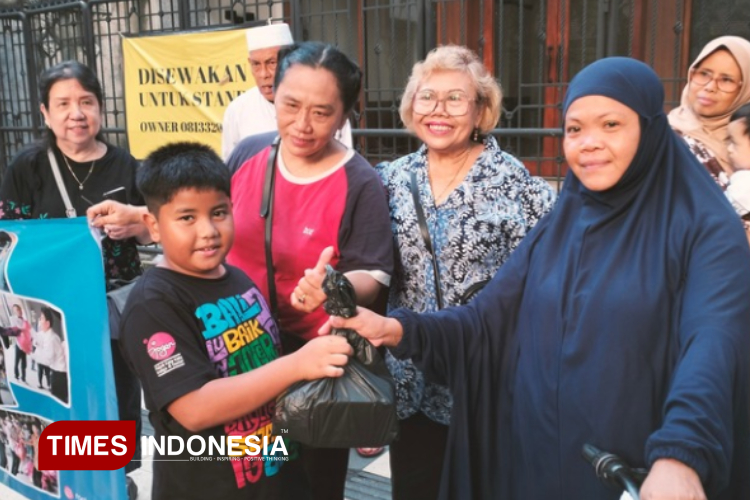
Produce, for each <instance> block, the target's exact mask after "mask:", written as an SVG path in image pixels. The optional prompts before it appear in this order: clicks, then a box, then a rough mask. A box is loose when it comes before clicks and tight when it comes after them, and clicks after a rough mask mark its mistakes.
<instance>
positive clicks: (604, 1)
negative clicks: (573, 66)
mask: <svg viewBox="0 0 750 500" xmlns="http://www.w3.org/2000/svg"><path fill="white" fill-rule="evenodd" d="M584 1H585V0H584ZM608 4H609V0H599V1H598V2H597V5H596V59H601V58H603V57H604V56H605V54H606V53H607V47H606V42H605V39H604V36H605V33H604V25H605V24H606V22H607V5H608ZM584 45H585V44H584ZM581 62H584V61H581Z"/></svg>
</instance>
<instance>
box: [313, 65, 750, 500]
mask: <svg viewBox="0 0 750 500" xmlns="http://www.w3.org/2000/svg"><path fill="white" fill-rule="evenodd" d="M663 105H664V91H663V87H662V84H661V82H660V81H659V79H658V78H657V76H656V74H655V73H654V72H653V70H651V69H650V68H649V67H648V66H647V65H645V64H643V63H641V62H638V61H636V60H633V59H627V58H608V59H603V60H600V61H597V62H595V63H594V64H591V65H590V66H588V67H587V68H585V69H584V70H583V71H581V72H580V73H579V74H578V75H577V76H576V77H575V78H574V79H573V81H572V82H571V84H570V88H569V90H568V93H567V96H566V99H565V102H564V113H565V117H564V120H565V125H564V129H565V139H564V149H565V156H566V159H567V160H568V163H569V165H570V167H571V172H570V173H568V176H567V178H566V179H565V185H564V189H563V191H562V193H561V196H560V199H559V201H558V203H557V206H556V208H555V209H554V210H553V211H552V212H551V213H550V214H549V215H547V216H546V217H545V218H544V219H542V221H541V222H540V223H539V224H538V225H537V226H536V228H535V229H534V230H533V231H532V232H531V233H530V234H529V235H528V236H527V237H526V239H525V240H524V242H523V243H522V244H521V245H520V246H519V247H518V249H517V250H516V251H515V253H514V254H513V255H512V256H511V258H510V259H509V260H508V262H507V263H506V264H505V265H504V266H503V267H502V268H500V271H499V272H498V273H497V274H496V276H495V278H494V279H493V280H492V282H491V283H490V284H489V285H488V286H487V287H486V288H485V290H484V291H483V292H482V293H481V294H480V295H479V296H478V297H477V298H476V300H475V301H474V302H472V303H471V304H470V305H468V306H464V307H460V308H451V309H447V310H444V311H441V312H438V313H434V314H425V315H417V314H414V313H411V312H409V311H406V310H397V311H394V312H393V313H392V317H391V318H382V317H380V316H377V315H375V314H373V313H371V312H369V311H366V310H360V314H359V315H358V316H356V317H354V318H352V319H350V320H343V319H341V318H332V319H331V321H330V322H329V325H332V326H335V327H347V328H353V329H355V330H357V331H359V332H360V333H361V334H362V335H364V336H365V337H367V338H369V339H370V340H371V341H373V343H375V344H376V345H380V344H384V345H388V346H394V347H393V348H392V349H391V351H392V352H393V353H394V355H396V356H397V357H401V358H412V359H413V360H414V361H415V362H416V363H417V365H418V366H419V367H420V368H422V369H423V370H424V372H425V375H426V376H428V377H430V378H432V379H434V380H435V381H436V382H439V383H443V384H446V385H448V386H449V387H450V388H451V390H452V392H453V396H454V398H455V401H454V407H453V413H452V415H451V418H452V420H451V427H450V429H451V431H450V432H451V434H450V436H449V444H448V450H447V453H448V455H447V458H446V465H445V470H444V473H443V475H442V483H441V496H440V498H442V499H458V498H460V499H468V498H471V499H498V498H499V499H504V500H549V499H559V500H579V499H586V500H589V499H590V500H606V499H611V500H614V499H617V498H619V492H616V491H615V490H614V489H612V488H610V487H608V486H606V485H604V484H602V483H601V482H600V481H599V480H598V479H597V478H596V477H595V474H594V471H593V469H592V468H591V466H590V465H588V464H587V463H586V462H585V461H584V460H582V459H581V458H580V450H581V448H582V446H583V444H584V443H591V444H593V445H595V446H597V447H598V448H600V449H603V450H606V451H609V452H612V453H615V454H617V455H619V456H620V457H622V458H623V459H625V460H626V461H627V462H629V463H630V464H631V465H632V466H635V467H645V468H649V469H650V470H651V472H650V474H649V476H648V478H647V479H646V482H645V483H644V485H643V487H642V489H641V493H642V494H643V498H649V499H662V498H670V499H702V498H706V496H708V498H711V499H712V500H728V499H731V500H739V499H740V498H743V499H746V498H747V495H748V492H750V474H749V473H748V471H750V429H749V426H750V411H749V409H748V383H749V382H750V305H749V304H750V301H749V300H750V266H749V265H748V263H749V262H750V248H749V247H748V245H747V241H746V240H745V237H744V234H743V231H742V227H741V225H740V222H739V221H738V220H736V218H735V219H733V218H732V217H730V215H729V214H731V207H730V206H729V204H728V203H727V201H726V199H725V198H724V197H723V195H722V193H721V192H720V191H719V190H718V189H716V186H715V185H714V184H713V181H712V180H711V178H710V177H709V176H708V174H707V173H706V171H705V169H704V168H703V167H702V166H701V165H700V164H699V163H698V162H697V161H696V159H695V157H694V156H693V155H692V154H691V153H690V152H689V151H688V149H687V148H686V147H685V146H684V144H683V143H682V142H681V140H680V139H679V138H678V137H677V136H676V135H675V134H674V133H673V132H672V131H671V129H670V127H669V124H668V123H667V118H666V116H665V114H664V111H663ZM327 328H328V327H324V328H323V329H322V331H323V332H325V331H326V330H327Z"/></svg>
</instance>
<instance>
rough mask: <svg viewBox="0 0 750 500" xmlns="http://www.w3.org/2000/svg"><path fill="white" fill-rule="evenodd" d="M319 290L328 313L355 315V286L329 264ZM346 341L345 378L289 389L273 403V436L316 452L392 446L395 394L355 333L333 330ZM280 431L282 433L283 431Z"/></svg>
mask: <svg viewBox="0 0 750 500" xmlns="http://www.w3.org/2000/svg"><path fill="white" fill-rule="evenodd" d="M323 290H324V291H325V292H326V295H328V300H327V301H326V303H325V310H326V312H327V313H328V314H332V315H336V316H342V317H345V318H350V317H352V316H354V314H356V308H357V306H356V301H355V294H354V287H352V284H351V283H350V282H349V280H348V279H347V278H346V277H345V276H344V275H343V274H341V273H339V272H338V271H335V270H334V269H333V268H331V267H330V266H327V267H326V279H325V281H324V282H323ZM332 335H340V336H343V337H346V339H347V340H348V341H349V344H350V345H351V346H352V348H353V349H354V355H353V356H352V357H350V358H349V362H348V363H347V364H346V366H345V367H344V375H343V376H341V377H338V378H323V379H319V380H313V381H309V382H308V381H303V382H298V383H297V384H294V385H292V386H291V387H290V388H289V389H288V390H287V391H286V392H285V393H284V394H282V395H281V396H279V398H278V400H277V401H276V414H275V418H274V422H273V427H274V434H276V435H279V434H280V435H282V436H284V437H288V438H290V439H293V440H295V441H298V442H300V443H303V444H306V445H308V446H314V447H317V448H365V447H378V446H385V445H387V444H390V443H391V441H393V440H394V438H395V437H396V436H397V434H398V418H397V416H396V394H395V390H394V386H393V379H392V378H391V375H390V373H389V372H388V368H387V367H386V365H385V361H384V360H383V358H382V356H381V355H380V353H379V352H378V350H377V349H376V348H375V347H374V346H373V345H372V344H370V342H368V341H367V339H365V338H363V337H360V336H359V335H358V334H357V333H356V332H355V331H353V330H348V329H334V331H333V332H332ZM282 429H283V431H282Z"/></svg>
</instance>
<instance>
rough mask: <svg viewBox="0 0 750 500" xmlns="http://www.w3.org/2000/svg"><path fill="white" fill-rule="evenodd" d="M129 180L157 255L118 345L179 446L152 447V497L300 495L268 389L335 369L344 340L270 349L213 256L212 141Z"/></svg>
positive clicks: (227, 221) (262, 324) (274, 339)
mask: <svg viewBox="0 0 750 500" xmlns="http://www.w3.org/2000/svg"><path fill="white" fill-rule="evenodd" d="M137 182H138V188H139V189H140V190H141V192H142V193H143V196H144V198H145V200H146V204H147V205H148V209H149V213H148V214H146V215H145V222H146V225H147V227H148V228H149V231H150V233H151V237H152V238H153V240H154V241H156V242H160V243H161V245H162V248H163V249H164V260H163V261H162V263H161V264H159V265H158V267H155V268H153V269H150V270H149V271H147V272H146V273H145V274H144V276H143V277H142V278H141V279H140V281H139V282H138V283H137V285H136V286H135V288H134V290H133V291H132V292H131V294H130V298H129V300H128V304H127V306H126V308H125V310H124V312H123V318H122V323H121V331H122V335H121V339H120V343H121V346H122V350H123V353H124V354H125V357H126V359H127V361H128V363H129V364H130V366H131V368H132V369H133V371H134V372H135V373H136V374H137V375H138V378H139V379H140V380H141V382H142V384H143V389H144V391H145V399H146V406H147V407H148V409H149V410H150V419H151V422H152V424H153V426H154V429H155V431H156V436H155V437H156V441H157V443H158V442H160V439H162V437H164V442H165V443H167V442H168V440H167V439H166V437H167V436H179V437H181V438H182V440H181V442H182V444H184V445H185V446H186V449H185V451H184V452H183V453H182V455H181V456H164V457H161V456H159V455H158V453H157V452H155V453H154V455H155V461H154V483H153V492H152V496H153V498H154V499H155V500H161V499H166V498H175V499H181V500H184V499H196V500H205V499H208V498H221V499H222V500H225V499H280V500H283V499H294V500H297V499H304V498H307V496H308V491H307V488H306V484H305V480H304V474H303V473H302V469H301V466H300V464H299V460H296V458H297V456H296V455H297V449H296V445H295V443H293V442H289V441H287V440H283V439H282V438H280V437H277V436H272V435H271V418H272V415H273V410H274V398H275V397H276V396H277V395H278V394H279V393H281V392H282V391H284V390H285V389H286V388H287V387H288V386H289V385H291V384H292V383H294V382H297V381H299V380H305V379H307V380H309V379H314V378H320V377H336V376H341V375H342V374H343V369H342V368H341V366H342V365H344V364H346V360H347V356H348V355H349V354H351V347H349V345H348V344H347V343H346V340H345V339H344V338H343V337H332V336H327V337H320V338H318V339H315V340H313V341H311V342H309V343H307V344H306V345H305V346H304V347H303V348H302V349H300V350H299V351H297V352H295V353H293V354H290V355H288V356H284V357H278V350H279V346H280V338H279V330H278V328H277V326H276V324H275V322H274V321H273V319H272V317H271V314H270V311H269V309H268V306H267V304H266V301H265V300H264V299H263V297H262V296H261V294H260V292H259V290H258V289H257V288H256V286H255V284H254V283H253V282H252V281H251V280H250V278H248V277H247V276H246V275H245V274H244V273H243V272H242V271H240V270H239V269H237V268H235V267H232V266H229V265H226V264H224V263H223V262H224V257H225V255H226V254H227V252H228V251H229V248H230V246H231V245H232V239H233V236H234V224H233V219H232V202H231V200H230V192H229V191H230V174H229V171H228V170H227V168H226V167H225V166H224V164H223V163H222V162H221V160H220V159H219V157H218V156H217V155H216V154H215V153H214V152H213V151H212V150H211V149H210V148H208V147H206V146H203V145H199V144H193V143H180V144H173V145H169V146H165V147H163V148H160V149H158V150H157V151H155V152H154V153H152V154H151V155H150V156H149V157H148V158H147V159H146V161H145V162H144V164H143V166H142V167H141V168H140V170H139V171H138V177H137ZM262 238H263V235H259V240H262ZM227 436H238V437H237V438H234V439H235V442H238V443H240V445H239V447H238V448H237V447H236V448H235V450H237V449H239V450H242V449H245V448H246V447H247V449H248V451H249V452H251V453H252V452H253V451H257V448H253V446H252V444H257V445H258V446H259V447H263V444H264V443H268V446H267V450H269V451H270V452H271V453H270V454H272V455H274V456H272V457H268V456H266V457H263V456H260V457H258V456H242V457H227V456H226V455H225V456H219V453H217V452H215V451H209V450H210V446H211V444H212V443H216V442H219V443H220V442H223V441H225V440H226V438H227ZM264 438H265V439H264ZM279 441H280V443H279ZM203 445H205V446H206V449H205V450H203V451H201V449H202V447H203ZM188 448H189V451H188ZM157 451H158V450H157ZM164 453H165V454H166V453H167V452H166V451H164ZM162 459H168V460H170V461H162ZM175 460H182V461H175Z"/></svg>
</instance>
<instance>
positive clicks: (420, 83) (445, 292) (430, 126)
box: [377, 46, 555, 500]
mask: <svg viewBox="0 0 750 500" xmlns="http://www.w3.org/2000/svg"><path fill="white" fill-rule="evenodd" d="M501 99H502V94H501V91H500V88H499V86H498V84H497V82H496V81H495V80H494V78H492V76H491V75H490V74H489V73H488V71H487V70H486V68H485V67H484V66H483V65H482V63H481V62H480V61H479V59H478V58H477V56H476V55H475V54H474V53H473V52H471V51H470V50H469V49H467V48H464V47H458V46H444V47H439V48H437V49H434V50H433V51H432V52H430V53H429V54H428V56H427V58H426V59H425V60H424V61H423V62H419V63H417V64H416V65H415V66H414V68H413V70H412V74H411V77H410V78H409V82H408V84H407V86H406V89H405V92H404V96H403V98H402V100H401V106H400V115H401V119H402V120H403V122H404V124H405V125H406V128H407V129H409V130H410V131H412V132H413V133H414V134H415V135H416V136H417V137H418V138H419V139H421V140H422V141H423V142H424V145H423V146H422V147H421V148H420V149H419V150H418V151H417V152H415V153H412V154H409V155H407V156H404V157H402V158H399V159H398V160H396V161H394V162H391V163H384V164H380V165H378V167H377V169H378V172H379V174H380V176H381V178H382V180H383V183H384V184H385V186H386V188H387V190H388V195H389V206H390V215H391V225H392V229H393V234H394V239H395V245H396V249H397V254H398V256H399V259H397V262H396V273H395V276H394V281H393V282H392V284H391V293H390V299H389V309H391V308H393V309H395V308H398V307H407V308H409V309H411V310H413V311H416V312H427V311H435V310H437V309H439V305H438V299H437V298H436V297H437V294H436V292H437V286H438V285H437V284H436V283H435V278H434V277H433V276H434V275H433V264H432V262H433V260H432V255H431V253H430V252H429V251H428V249H427V247H426V244H425V240H424V239H423V238H422V235H421V233H420V227H419V224H418V220H417V215H416V209H415V204H414V198H413V195H412V192H411V190H410V185H411V179H412V176H414V177H413V178H414V179H416V181H417V187H418V191H419V202H420V204H421V205H422V209H423V210H424V214H425V218H426V223H427V227H428V231H429V235H430V239H431V241H432V248H433V251H434V253H435V257H436V259H437V266H438V273H437V274H438V276H439V277H438V280H439V288H440V292H441V294H442V305H443V307H449V306H453V305H457V304H459V303H460V302H461V300H462V296H463V295H464V294H466V292H467V291H468V290H469V289H470V288H472V285H474V284H476V283H479V282H482V281H483V280H487V279H489V278H491V277H492V276H493V275H494V274H495V271H497V269H498V268H499V267H500V265H502V264H503V262H505V260H506V259H507V258H508V256H509V255H510V254H511V252H512V251H513V250H514V249H515V248H516V247H517V246H518V245H519V243H520V242H521V240H522V239H523V237H524V236H526V234H527V233H528V232H529V231H530V230H531V228H532V227H533V226H534V225H535V224H536V223H537V222H538V221H539V219H540V218H541V217H542V216H543V215H544V214H545V213H547V212H548V211H549V210H550V209H551V208H552V205H553V203H554V199H555V194H554V192H553V190H552V189H551V188H550V186H549V185H548V184H547V182H545V181H544V180H543V179H541V178H537V177H532V176H530V175H529V172H528V171H527V170H526V168H524V166H523V164H522V163H521V162H520V161H519V160H518V159H516V158H514V157H513V156H511V155H510V154H508V153H506V152H504V151H502V150H501V149H500V147H499V146H498V144H497V141H496V140H495V139H494V138H493V137H492V136H489V135H485V134H486V133H487V132H488V131H489V130H491V129H492V128H494V127H495V125H496V124H497V122H498V119H499V116H500V104H501ZM387 361H388V366H389V369H390V371H391V373H392V374H393V376H394V380H395V382H396V390H397V396H398V415H399V418H400V419H401V437H400V439H399V440H398V442H396V443H394V444H393V445H391V449H390V457H391V474H392V482H393V498H394V500H402V499H408V500H420V499H430V500H434V499H435V498H436V497H437V492H438V486H439V481H440V479H439V478H440V473H441V470H442V465H443V456H444V450H445V443H446V439H447V435H448V426H449V424H450V414H451V406H452V398H451V395H450V393H449V392H448V389H447V388H446V387H442V386H439V385H436V384H432V383H430V382H429V381H425V380H424V378H423V376H422V374H421V373H420V372H419V371H418V370H417V369H416V368H415V366H414V364H413V363H412V362H411V361H400V360H396V359H395V358H393V357H392V356H390V354H388V357H387Z"/></svg>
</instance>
